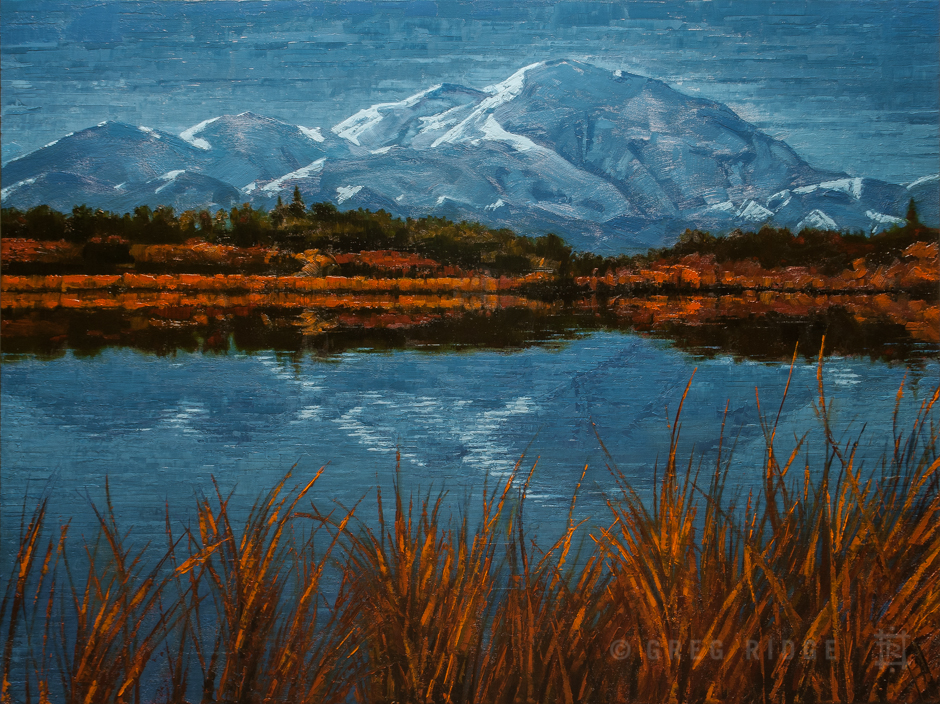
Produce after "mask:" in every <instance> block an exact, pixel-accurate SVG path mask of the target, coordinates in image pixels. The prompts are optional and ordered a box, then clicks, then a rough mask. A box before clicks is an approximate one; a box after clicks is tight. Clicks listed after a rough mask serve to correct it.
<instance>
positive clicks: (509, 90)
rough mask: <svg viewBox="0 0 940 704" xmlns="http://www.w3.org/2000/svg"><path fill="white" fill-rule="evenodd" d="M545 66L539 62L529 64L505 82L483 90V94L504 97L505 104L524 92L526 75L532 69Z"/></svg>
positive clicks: (542, 62)
mask: <svg viewBox="0 0 940 704" xmlns="http://www.w3.org/2000/svg"><path fill="white" fill-rule="evenodd" d="M544 65H545V62H544V61H538V62H536V63H534V64H529V65H528V66H525V67H523V68H520V69H519V70H518V71H516V72H515V73H514V74H512V75H511V76H510V77H509V78H507V79H506V80H505V81H500V82H499V83H494V84H493V85H491V86H487V87H486V88H484V89H483V92H484V93H490V94H491V95H493V96H497V95H499V96H502V100H503V102H505V101H506V100H512V99H513V98H515V97H516V96H517V95H519V93H521V92H522V89H523V87H524V86H525V75H526V74H527V73H528V72H529V71H531V70H532V69H534V68H539V67H540V66H544Z"/></svg>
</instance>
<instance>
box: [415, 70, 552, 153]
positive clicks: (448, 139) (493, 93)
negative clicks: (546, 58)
mask: <svg viewBox="0 0 940 704" xmlns="http://www.w3.org/2000/svg"><path fill="white" fill-rule="evenodd" d="M543 65H544V63H543V62H538V63H534V64H529V65H528V66H526V67H524V68H520V69H519V70H518V71H516V72H515V73H514V74H512V75H511V76H510V77H509V78H507V79H506V80H505V81H501V82H500V83H494V84H493V85H491V86H487V87H486V88H484V89H483V92H484V93H489V94H490V95H489V97H488V98H484V99H483V100H481V101H480V103H479V104H478V105H477V106H476V108H475V109H474V110H473V112H471V113H470V114H469V115H467V117H465V118H464V119H463V120H461V121H460V122H458V123H457V124H456V125H455V126H454V127H452V128H451V129H450V130H448V131H447V132H446V133H444V134H443V135H441V136H440V137H438V138H437V139H435V140H434V143H433V144H431V148H432V149H436V148H437V147H439V146H440V145H442V144H454V143H456V142H461V141H464V140H465V139H467V137H468V136H469V135H470V133H471V131H472V128H473V127H474V126H475V125H479V122H480V120H481V119H482V117H483V116H484V115H487V117H488V119H487V120H486V121H485V122H484V124H483V125H481V127H482V129H483V130H484V132H486V130H488V129H491V125H490V121H489V119H490V118H491V117H492V116H491V115H488V113H490V112H491V111H492V110H495V109H496V108H497V107H499V106H500V105H503V104H505V103H508V102H509V101H510V100H512V99H513V98H515V97H516V96H517V95H519V93H521V92H522V89H523V88H524V87H525V76H526V73H528V72H529V71H531V70H532V69H534V68H539V67H540V66H543ZM494 124H496V126H497V127H498V129H499V130H500V131H503V128H502V127H501V126H499V124H498V123H496V122H495V121H494ZM505 134H507V135H508V134H510V133H508V132H506V133H505ZM512 136H513V137H514V136H515V135H512ZM520 139H522V138H520ZM527 141H528V140H527ZM513 146H516V145H515V144H514V145H513ZM533 146H534V144H533ZM519 151H524V150H522V149H520V150H519Z"/></svg>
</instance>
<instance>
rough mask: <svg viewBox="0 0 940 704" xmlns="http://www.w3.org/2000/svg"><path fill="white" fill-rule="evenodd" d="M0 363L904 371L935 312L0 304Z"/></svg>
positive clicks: (852, 306) (458, 296)
mask: <svg viewBox="0 0 940 704" xmlns="http://www.w3.org/2000/svg"><path fill="white" fill-rule="evenodd" d="M3 308H4V311H3V312H4V315H3V321H2V336H3V347H4V352H5V353H6V354H5V355H4V358H5V359H6V360H7V361H10V360H12V359H15V358H16V356H17V355H22V354H26V355H36V356H40V357H56V356H59V355H61V354H63V353H64V352H65V351H66V350H72V351H74V352H75V353H76V354H79V355H94V354H98V353H99V352H100V351H102V350H104V349H106V348H109V347H127V348H133V349H137V350H141V351H146V352H150V353H155V354H159V355H166V354H173V353H174V352H175V351H186V352H205V353H214V354H225V353H227V352H229V351H233V350H234V351H240V352H258V351H262V350H277V351H281V352H287V353H292V354H315V355H320V356H330V355H335V354H340V353H342V352H344V351H348V350H351V349H356V350H378V351H382V350H391V349H407V348H418V349H424V350H428V351H449V350H455V349H456V350H459V349H468V348H469V349H473V348H478V349H479V348H482V349H522V348H525V347H529V346H532V345H552V344H564V343H565V341H567V340H571V339H575V338H577V337H579V336H581V335H583V334H586V333H591V332H595V331H602V330H606V331H621V332H639V333H642V334H646V335H649V336H652V337H656V338H663V339H668V340H670V341H671V342H672V343H673V344H674V345H675V346H676V347H677V348H679V349H682V350H685V351H688V352H690V353H693V354H695V355H702V356H711V355H715V354H731V355H734V356H735V357H738V358H746V359H754V360H761V361H772V360H786V359H789V358H790V356H791V355H792V354H793V349H794V347H795V346H796V344H797V343H799V348H800V350H801V351H802V353H803V354H804V355H805V356H806V357H807V358H810V357H812V356H814V355H815V354H816V353H817V352H818V350H819V346H820V342H821V340H822V337H823V335H825V336H826V339H827V352H829V353H835V354H840V355H861V356H867V357H870V358H872V359H883V360H888V361H905V362H912V361H916V360H918V359H925V358H928V357H934V356H936V355H937V342H938V337H940V329H938V325H940V316H938V306H937V304H936V303H935V302H927V301H922V300H916V299H914V300H911V299H907V298H904V297H890V296H887V295H884V294H881V295H876V296H864V295H855V296H840V295H830V296H825V295H823V296H810V295H807V294H800V293H791V294H769V293H764V294H755V293H753V292H745V293H743V294H739V295H725V296H668V297H667V296H648V297H644V298H624V297H614V298H610V299H606V298H597V297H593V298H580V299H574V300H569V301H567V302H563V301H554V302H547V301H544V300H537V299H531V298H525V297H523V296H518V295H471V294H466V293H459V292H456V293H445V294H441V295H435V294H415V295H407V296H406V295H400V294H394V293H389V294H358V295H357V294H354V293H345V294H331V293H318V294H287V293H276V292H272V293H246V294H243V295H231V294H205V293H196V294H188V293H181V292H156V291H151V292H131V293H120V294H117V293H116V294H114V295H109V296H104V297H101V295H100V292H99V293H98V294H97V295H96V296H94V297H93V296H82V295H81V294H80V293H75V292H71V293H58V292H55V293H49V292H46V293H18V294H12V295H8V296H4V299H3Z"/></svg>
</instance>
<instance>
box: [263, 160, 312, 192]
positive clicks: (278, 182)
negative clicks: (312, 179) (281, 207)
mask: <svg viewBox="0 0 940 704" xmlns="http://www.w3.org/2000/svg"><path fill="white" fill-rule="evenodd" d="M325 162H326V157H322V158H320V159H317V160H316V161H314V162H313V163H311V164H307V165H306V166H304V167H303V168H301V169H297V170H296V171H291V172H290V173H289V174H284V175H283V176H281V177H280V178H276V179H274V180H273V181H271V183H267V184H265V185H264V186H262V187H261V190H262V191H266V192H268V193H273V192H274V191H280V190H283V188H284V187H285V186H284V184H285V183H286V182H288V181H293V180H296V179H301V178H307V177H308V176H312V175H313V174H315V173H317V172H318V171H320V170H321V169H322V168H323V164H324V163H325ZM252 183H254V182H252ZM251 185H252V184H248V186H251ZM248 186H246V188H247V187H248ZM252 190H254V189H252ZM246 192H249V193H250V191H246Z"/></svg>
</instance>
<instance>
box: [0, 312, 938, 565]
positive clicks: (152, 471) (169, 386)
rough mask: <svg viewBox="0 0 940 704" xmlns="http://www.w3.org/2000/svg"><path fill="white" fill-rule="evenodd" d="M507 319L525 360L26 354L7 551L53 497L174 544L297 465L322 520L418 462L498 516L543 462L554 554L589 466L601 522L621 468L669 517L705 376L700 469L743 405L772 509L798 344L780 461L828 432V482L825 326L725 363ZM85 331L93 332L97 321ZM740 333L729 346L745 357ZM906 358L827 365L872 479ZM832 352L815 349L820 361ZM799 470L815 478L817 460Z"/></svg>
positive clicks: (12, 383)
mask: <svg viewBox="0 0 940 704" xmlns="http://www.w3.org/2000/svg"><path fill="white" fill-rule="evenodd" d="M502 315H503V317H502V318H500V314H495V313H494V315H493V326H494V328H493V329H495V330H499V329H504V332H505V334H504V335H502V338H504V339H505V340H508V342H504V343H503V344H499V345H497V344H496V343H495V342H494V341H493V340H491V339H489V338H488V337H487V336H486V335H484V336H483V337H482V338H481V339H480V340H478V341H476V342H475V343H473V344H461V343H460V341H461V340H463V338H461V337H460V335H458V334H457V333H454V332H453V329H452V328H448V329H449V330H451V333H449V335H445V336H443V337H446V344H443V343H440V341H438V342H434V340H432V339H428V337H427V335H425V337H423V338H421V340H420V342H421V344H398V343H396V342H395V339H397V338H395V339H392V340H391V342H390V338H389V337H388V335H392V336H393V337H394V334H393V333H394V330H393V329H392V330H390V331H387V333H388V335H386V337H381V336H378V337H377V336H376V335H378V333H376V332H375V331H373V332H372V333H370V334H369V335H365V333H363V335H365V336H360V337H358V338H348V337H347V338H346V339H340V337H339V336H336V337H335V338H334V343H333V344H332V345H326V347H324V346H323V345H322V344H321V345H319V346H318V347H307V348H303V347H299V346H297V345H295V344H293V343H291V342H290V341H287V342H285V341H284V339H283V338H279V337H277V336H275V337H272V338H263V339H260V341H259V340H258V339H254V338H252V340H247V341H246V339H244V337H243V338H239V337H238V336H237V335H235V334H233V335H230V336H227V337H225V338H224V339H222V340H221V341H220V340H218V339H217V340H215V342H214V343H213V344H212V345H208V344H202V345H201V346H200V345H199V344H196V343H194V344H188V343H186V344H184V343H183V342H180V341H179V339H177V338H173V337H172V335H178V334H180V333H179V330H178V329H174V330H171V331H170V332H168V333H167V334H168V335H171V336H170V337H168V338H166V340H169V342H166V344H164V345H162V346H159V345H157V346H156V348H154V347H153V346H152V345H151V346H150V347H148V346H147V345H142V344H138V345H136V346H135V345H119V344H117V343H109V342H108V340H107V339H104V340H99V341H98V342H97V343H96V346H94V347H93V348H88V347H87V346H83V345H80V344H65V346H64V347H60V348H57V349H56V350H55V351H54V352H50V350H49V349H47V348H43V349H39V348H37V347H36V346H33V347H29V346H28V345H27V346H23V345H22V344H18V343H16V341H15V340H13V341H11V340H7V339H5V340H4V342H5V350H6V351H5V352H4V354H3V363H2V367H0V369H2V450H0V453H2V463H3V482H2V521H3V534H4V541H5V542H7V541H12V540H14V539H15V536H16V532H17V531H16V527H17V526H18V524H19V518H20V511H21V510H22V508H23V505H24V500H25V502H26V506H27V509H31V508H32V506H33V505H35V502H36V501H37V499H39V497H40V496H42V495H44V494H45V495H49V496H51V501H50V511H51V514H52V517H53V520H54V521H65V520H68V519H69V518H71V519H72V527H71V529H70V534H71V535H72V536H78V535H85V536H89V537H90V536H91V535H93V534H94V531H95V523H94V517H93V512H92V511H91V509H90V506H91V503H92V502H94V503H95V504H96V505H98V506H102V505H103V504H104V500H105V482H106V481H107V482H108V483H109V486H110V492H111V496H112V499H113V503H114V508H115V513H116V515H117V518H118V521H119V525H121V526H122V527H123V528H125V529H127V528H131V527H132V528H133V533H132V535H134V536H136V537H137V538H138V539H139V540H141V541H143V540H145V539H146V540H152V541H154V542H155V544H157V545H161V544H163V543H162V541H163V540H164V537H163V536H164V533H163V531H164V511H165V507H167V506H169V510H170V515H171V518H172V519H173V520H174V521H176V522H178V523H180V524H182V523H185V522H187V521H189V520H190V519H191V518H192V516H193V515H194V511H193V509H194V506H195V498H196V497H199V496H203V495H205V494H207V493H210V492H211V491H212V478H213V477H214V478H215V479H216V480H217V481H218V483H219V486H220V488H221V489H222V490H223V491H224V492H229V491H234V494H233V499H232V502H233V507H234V508H236V509H237V510H238V511H241V512H244V511H245V510H246V509H247V508H248V507H250V505H251V503H252V502H253V501H254V500H255V498H257V496H258V494H259V493H260V492H261V491H262V490H264V489H266V488H270V487H271V486H272V485H273V484H274V483H276V481H278V480H279V479H280V478H281V477H282V476H283V475H284V474H285V473H286V472H287V471H288V470H289V469H290V468H291V467H292V466H294V465H296V469H295V480H296V481H297V482H299V481H301V480H302V479H305V478H308V477H310V476H312V474H313V473H314V472H315V471H316V470H317V469H318V468H319V467H320V466H322V465H327V468H326V470H325V472H324V475H323V477H322V479H321V480H320V482H318V484H317V488H316V491H315V495H314V501H316V503H317V505H318V506H319V507H321V508H328V507H329V506H331V505H332V503H333V502H340V503H342V504H343V505H345V506H350V505H352V504H354V503H355V502H356V501H357V500H359V499H360V498H362V497H363V496H364V495H367V494H369V492H370V490H371V489H372V488H373V487H375V486H376V485H381V486H384V487H386V488H390V487H391V484H392V483H393V481H394V480H395V477H396V453H398V454H399V455H400V461H398V463H397V466H398V467H399V474H398V476H399V481H400V482H401V484H402V486H403V487H405V488H406V489H407V490H417V489H421V490H423V491H427V490H432V491H435V492H436V491H437V490H440V489H446V490H447V491H448V492H449V494H448V499H447V503H446V505H447V507H448V510H452V511H454V512H459V511H462V510H464V508H465V506H466V500H467V497H478V496H479V494H480V491H481V490H482V487H483V484H484V481H485V480H486V478H487V477H489V478H490V480H491V482H492V481H494V480H498V479H500V478H503V477H505V476H506V475H507V473H508V472H510V471H511V470H512V468H513V466H514V465H515V464H516V463H517V462H518V461H520V458H522V460H521V461H522V465H523V466H524V467H525V469H526V470H527V469H528V468H529V467H530V466H531V465H532V464H533V463H534V462H536V460H537V461H538V466H537V468H536V470H535V473H534V475H533V478H532V482H531V486H530V491H529V502H528V503H527V512H526V520H527V522H528V526H529V529H530V530H532V531H533V533H538V534H540V535H541V534H545V535H553V534H555V533H556V532H557V531H558V530H559V529H560V527H561V526H562V525H563V523H564V520H565V518H566V515H567V510H568V506H569V503H570V500H571V496H572V493H573V492H574V490H575V487H576V485H577V482H578V479H579V477H580V475H581V471H582V469H583V468H584V466H585V465H587V467H588V469H587V472H586V476H585V482H584V485H583V486H582V490H581V494H580V498H579V503H578V511H577V513H578V515H579V516H582V517H590V518H592V519H594V520H597V521H599V522H604V521H605V520H606V516H605V512H606V511H607V509H606V505H605V497H606V496H607V495H609V494H611V492H614V491H615V489H616V482H615V481H614V479H613V476H612V473H611V470H610V469H609V466H615V467H616V468H617V469H618V470H619V471H621V472H623V474H624V476H625V477H626V478H627V479H628V480H629V481H630V482H631V483H632V484H633V485H634V487H635V488H636V489H637V490H638V491H639V492H640V494H641V496H643V497H644V498H647V499H650V498H651V497H652V493H651V489H652V487H653V481H654V473H655V468H656V467H657V463H659V465H660V466H661V464H662V462H663V460H664V458H665V455H666V453H667V450H668V443H669V437H670V428H669V424H670V423H671V421H672V419H673V417H674V415H675V413H676V409H677V407H678V404H679V401H680V399H681V397H682V393H683V390H684V389H685V387H686V384H687V383H688V382H689V380H690V379H692V377H693V372H694V380H693V381H692V384H691V388H690V391H689V394H688V398H687V400H686V403H685V408H684V410H683V414H682V433H681V444H680V456H684V457H696V458H699V457H703V458H704V460H703V467H704V469H703V472H705V474H706V476H707V475H708V474H709V473H710V471H711V469H712V467H713V463H714V458H715V454H716V450H717V447H718V441H719V437H720V434H721V428H722V419H723V417H724V413H725V408H726V406H727V420H726V426H725V448H726V449H727V448H728V447H729V446H731V445H734V457H733V460H732V464H731V470H730V472H729V478H728V482H729V488H731V489H735V490H738V491H740V492H742V493H745V494H746V492H748V491H751V490H755V491H759V490H760V479H761V476H762V475H761V472H762V463H763V455H764V441H763V436H762V432H761V429H760V425H759V416H758V407H757V399H756V396H755V389H757V390H759V394H760V396H759V398H760V402H761V410H762V412H763V413H764V414H765V415H767V416H769V417H770V418H771V419H772V418H773V417H774V416H775V415H776V413H777V409H778V407H779V405H780V401H781V398H782V395H783V391H784V388H785V386H786V383H787V379H788V376H789V373H790V363H789V360H786V359H785V356H784V355H782V354H781V349H782V348H783V347H784V346H786V347H787V348H788V349H790V350H792V341H793V339H800V340H802V341H801V346H802V347H801V352H802V353H805V356H804V355H803V354H801V355H800V357H799V358H798V359H797V361H796V364H795V367H794V369H793V378H792V382H791V385H790V389H789V395H788V398H787V400H786V403H785V405H784V407H783V411H782V414H781V420H780V430H779V431H778V438H779V440H778V444H779V445H780V449H781V450H784V451H786V452H789V451H790V449H791V448H792V447H793V445H794V436H795V434H796V435H802V434H803V433H805V432H807V431H811V432H810V437H809V439H808V442H807V447H808V448H809V453H811V457H812V461H811V463H812V466H813V468H814V469H816V468H817V467H818V466H819V462H818V454H816V455H813V454H812V453H818V451H819V448H820V444H819V432H818V429H819V424H818V421H817V419H816V414H815V410H814V404H815V403H816V401H817V399H818V388H817V381H816V363H815V359H814V355H815V353H816V351H817V350H818V340H819V336H818V335H815V336H814V335H808V334H807V333H806V329H805V327H806V326H805V324H804V325H803V327H799V326H798V328H799V329H797V330H796V332H794V333H793V335H792V336H791V337H792V339H791V337H788V338H786V339H784V340H781V339H778V338H779V335H778V338H774V339H771V338H773V337H774V336H773V335H771V334H769V333H767V330H768V329H769V328H763V327H762V326H761V324H760V321H751V325H750V327H743V328H742V330H743V332H741V333H740V334H738V335H736V336H732V337H734V338H735V340H736V341H735V342H729V341H728V340H727V339H725V338H724V337H722V338H721V340H719V343H718V344H717V345H716V344H707V343H709V341H711V342H714V341H715V339H717V338H714V335H712V336H711V337H709V334H706V332H704V330H705V328H702V327H701V326H699V327H696V328H695V332H694V335H693V336H692V337H689V336H688V335H686V336H684V337H683V336H682V335H681V334H680V333H681V331H677V330H675V329H673V330H672V332H670V331H668V330H667V331H666V332H662V331H660V332H659V333H657V334H655V335H653V334H649V333H646V332H640V331H638V330H636V329H634V328H625V327H619V328H618V327H617V326H615V325H608V324H606V323H605V321H604V320H603V319H602V320H601V321H600V322H597V321H596V318H595V317H591V316H589V317H587V318H582V319H580V322H579V321H578V320H575V319H573V318H563V316H560V315H555V316H554V317H553V318H552V320H554V321H556V322H557V321H558V320H562V323H557V324H554V323H552V324H549V323H545V324H544V325H541V327H540V326H535V325H533V323H532V318H531V313H530V312H527V313H525V315H523V316H522V317H512V315H510V313H509V312H505V313H503V314H502ZM506 316H509V317H506ZM541 319H542V318H540V320H541ZM543 322H544V321H543ZM479 323H480V321H477V327H479ZM82 326H83V330H84V331H86V332H87V330H88V329H89V327H88V324H87V322H83V323H82ZM500 326H501V327H500ZM132 327H133V326H132ZM730 327H733V326H730ZM730 327H729V325H724V326H723V327H722V329H723V330H724V331H725V333H723V334H724V335H725V337H728V336H727V331H728V330H729V329H730ZM771 327H772V328H773V329H774V330H778V331H779V329H781V328H780V325H775V326H771ZM829 327H831V328H832V327H835V326H833V325H830V326H829ZM390 328H394V326H390ZM902 330H903V328H902ZM748 331H750V333H749V332H748ZM823 331H824V330H823ZM105 332H107V330H105ZM236 332H237V331H236ZM817 332H818V331H817ZM401 334H404V333H401ZM670 334H671V335H672V337H670V336H669V335H670ZM716 334H717V333H716ZM696 336H697V337H696ZM105 337H107V336H105ZM412 337H414V336H412ZM419 337H420V336H419ZM431 337H433V335H432V336H431ZM719 337H721V336H720V335H719ZM693 338H694V339H693ZM739 338H740V339H739ZM148 339H149V338H148ZM201 339H203V342H205V340H206V339H208V338H201ZM690 340H691V341H690ZM151 342H152V340H151ZM399 342H400V341H399ZM463 342H464V343H465V342H466V340H463ZM784 343H786V345H784ZM890 343H891V341H890V340H889V341H885V340H884V339H881V340H876V341H875V342H869V343H868V344H869V347H870V348H871V349H868V350H867V351H866V350H856V351H857V352H858V353H857V354H843V355H829V356H827V357H826V359H825V365H824V378H825V385H826V393H827V396H828V398H829V399H830V400H831V401H832V403H833V409H834V411H833V413H834V415H833V420H834V425H835V427H836V430H837V435H838V436H839V437H840V438H841V439H842V440H848V439H850V438H852V437H854V435H857V434H858V433H859V432H860V431H861V430H862V428H863V426H864V427H865V432H864V435H863V436H862V444H861V446H860V450H859V457H860V458H862V459H863V460H864V461H865V463H866V465H867V466H868V467H874V466H876V461H877V459H878V458H879V457H880V456H881V455H882V454H883V453H884V451H885V450H886V448H887V447H888V444H889V442H890V438H891V427H892V426H891V421H892V413H893V410H894V405H895V396H896V393H897V390H898V388H899V386H900V385H901V384H902V383H904V384H905V393H906V395H905V399H904V401H903V402H902V404H901V407H900V417H901V421H902V423H901V427H906V425H907V423H908V421H909V420H910V419H912V418H913V414H914V412H915V411H916V408H917V406H919V404H920V402H921V401H922V400H923V399H924V398H925V397H926V396H927V395H929V393H931V392H932V391H933V389H934V387H935V385H936V384H937V380H938V378H940V373H938V372H940V364H938V360H937V356H936V346H935V345H931V344H920V345H913V346H911V345H908V347H907V348H905V350H906V351H905V353H904V354H902V355H893V356H892V355H890V354H889V355H887V357H886V356H885V354H883V352H884V350H885V349H887V346H888V345H889V344H890ZM811 344H815V349H807V348H808V347H809V346H810V345H811ZM899 344H900V343H899ZM879 345H880V347H878V346H879ZM876 347H877V348H878V349H875V348H876ZM741 349H747V350H748V353H747V354H742V353H741ZM761 349H763V350H764V353H760V352H755V350H761ZM892 349H896V346H895V347H892ZM602 443H603V446H604V447H606V449H607V451H608V452H609V457H608V456H607V455H606V454H605V451H604V449H603V447H602ZM802 457H803V455H801V458H802ZM696 461H697V460H696ZM797 465H799V466H798V467H797V468H796V470H795V471H794V474H795V475H800V476H801V475H802V468H803V459H800V460H798V461H797ZM696 466H697V465H696ZM291 481H292V482H293V481H294V480H291ZM477 503H478V502H476V501H473V502H472V504H471V505H473V506H475V505H477ZM369 511H371V512H372V515H373V516H374V500H373V499H372V498H371V497H370V498H369V499H367V500H366V502H365V504H364V508H363V511H362V515H363V516H364V517H365V518H366V520H367V521H368V520H369V519H368V516H369ZM5 547H6V549H7V550H9V548H10V547H11V545H10V543H9V542H7V545H6V546H5Z"/></svg>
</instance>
